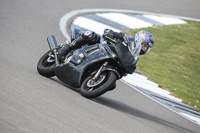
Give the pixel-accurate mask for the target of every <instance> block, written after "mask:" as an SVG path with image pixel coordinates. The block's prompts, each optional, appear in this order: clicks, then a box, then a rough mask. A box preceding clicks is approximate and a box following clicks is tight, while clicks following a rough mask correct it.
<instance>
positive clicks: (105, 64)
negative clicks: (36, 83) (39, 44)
mask: <svg viewBox="0 0 200 133" xmlns="http://www.w3.org/2000/svg"><path fill="white" fill-rule="evenodd" d="M83 32H84V31H83V30H81V29H80V28H78V27H75V28H73V30H72V40H73V39H76V38H77V37H78V36H79V35H80V34H82V33H83ZM104 39H105V41H101V42H103V43H100V44H94V45H87V44H85V45H83V46H82V47H81V48H79V49H76V50H73V51H71V52H69V54H68V55H66V56H65V57H59V56H58V54H57V51H58V49H59V48H60V47H61V46H58V45H57V42H56V39H55V36H53V35H51V36H48V38H47V41H48V44H49V47H50V51H48V52H47V53H45V54H44V55H43V56H42V57H41V58H40V60H39V62H38V64H37V70H38V72H39V73H40V74H41V75H43V76H45V77H52V76H56V77H57V78H58V79H59V80H61V81H63V82H64V83H66V84H67V85H69V86H71V87H75V88H80V93H81V95H82V96H84V97H87V98H94V97H98V96H100V95H102V94H104V93H105V92H107V91H110V90H113V89H114V88H115V87H116V80H117V79H120V78H122V77H123V76H124V75H126V74H127V73H133V71H134V70H135V64H133V60H134V59H133V57H132V55H131V53H130V52H129V49H128V46H127V45H126V44H125V43H123V42H120V41H119V40H115V39H112V38H109V37H104ZM101 40H103V38H102V39H101ZM105 42H106V43H105Z"/></svg>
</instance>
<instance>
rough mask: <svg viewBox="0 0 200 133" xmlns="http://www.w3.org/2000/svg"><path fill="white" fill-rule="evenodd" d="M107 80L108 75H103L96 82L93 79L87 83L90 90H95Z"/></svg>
mask: <svg viewBox="0 0 200 133" xmlns="http://www.w3.org/2000/svg"><path fill="white" fill-rule="evenodd" d="M105 78H106V74H105V73H102V74H101V75H100V76H99V78H98V79H97V80H96V81H93V80H92V78H91V79H89V80H88V81H87V87H88V90H93V89H94V87H96V86H98V85H100V84H101V83H102V82H103V81H104V79H105Z"/></svg>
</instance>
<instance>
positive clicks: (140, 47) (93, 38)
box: [58, 29, 154, 67]
mask: <svg viewBox="0 0 200 133" xmlns="http://www.w3.org/2000/svg"><path fill="white" fill-rule="evenodd" d="M106 36H107V37H110V38H112V39H115V40H117V39H119V40H121V41H122V42H123V44H125V45H127V46H128V49H129V51H130V52H131V54H132V56H133V59H134V64H135V67H136V65H137V60H138V59H139V55H143V54H146V53H147V52H149V50H150V49H151V48H152V46H153V44H154V38H153V36H152V34H151V33H149V32H148V31H144V30H142V31H139V32H137V33H136V34H135V37H134V36H129V35H127V34H125V33H122V32H120V33H118V32H113V31H112V30H111V29H105V30H104V34H103V38H105V37H106ZM95 43H100V36H99V35H97V34H96V33H94V32H92V31H85V32H84V33H83V34H82V35H80V36H79V37H77V39H75V40H73V41H72V42H71V44H70V45H68V44H66V45H64V46H63V47H62V48H60V49H59V50H58V53H59V55H60V56H64V55H67V54H68V53H69V52H70V51H71V50H73V49H77V48H80V47H81V46H82V45H84V44H88V45H90V44H95Z"/></svg>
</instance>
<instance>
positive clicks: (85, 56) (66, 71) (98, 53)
mask: <svg viewBox="0 0 200 133" xmlns="http://www.w3.org/2000/svg"><path fill="white" fill-rule="evenodd" d="M115 57H116V55H115V54H114V53H113V52H112V51H111V50H110V49H109V47H108V46H107V45H106V44H98V45H90V46H83V47H82V48H80V49H77V50H75V51H74V52H73V56H72V57H70V58H68V60H67V62H65V63H64V64H60V65H59V66H56V67H55V69H54V71H55V74H56V76H57V78H58V79H59V80H61V81H63V82H65V83H66V84H68V85H70V86H72V87H80V86H81V82H82V76H83V74H84V73H85V70H87V68H89V67H90V66H92V67H97V68H96V69H98V68H100V66H96V65H94V64H97V63H98V62H103V61H105V60H115Z"/></svg>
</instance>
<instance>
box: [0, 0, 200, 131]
mask: <svg viewBox="0 0 200 133" xmlns="http://www.w3.org/2000/svg"><path fill="white" fill-rule="evenodd" d="M145 1H146V3H145V2H144V1H142V0H140V1H133V0H126V1H122V0H111V1H109V0H101V1H95V0H91V1H89V0H82V1H80V0H71V1H69V0H57V1H54V0H48V1H40V0H38V1H36V0H29V1H26V0H4V1H3V0H1V1H0V42H1V44H0V50H1V52H0V132H2V133H21V132H29V133H30V132H33V133H35V132H37V133H51V132H56V133H57V132H76V133H77V132H92V133H93V132H103V133H108V132H110V133H117V132H119V133H122V132H124V133H128V132H137V133H140V132H141V133H160V132H162V133H188V132H192V133H193V132H194V133H198V132H199V131H200V126H198V125H196V124H195V123H193V122H191V121H189V120H187V119H185V118H183V117H182V116H180V115H177V114H176V113H175V112H173V111H171V110H169V109H167V108H165V107H164V106H162V105H160V104H158V103H157V102H155V101H153V100H151V99H149V98H148V97H146V96H144V95H143V94H141V93H139V92H138V91H136V90H134V89H132V88H130V87H129V86H127V85H126V84H124V83H122V82H120V81H118V82H117V88H116V89H115V90H113V91H111V92H108V93H106V94H105V95H103V96H101V97H98V98H96V99H92V100H89V99H86V98H84V97H82V96H81V95H80V94H79V92H77V91H75V90H73V89H69V88H68V87H66V85H65V84H63V83H61V82H59V81H58V80H57V79H56V78H51V79H49V78H45V77H42V76H40V75H39V74H38V72H37V70H36V65H37V62H38V60H39V58H40V57H41V56H42V55H43V54H44V53H45V52H46V51H47V50H48V45H47V41H46V37H47V36H48V35H50V34H54V35H55V36H56V37H57V40H58V42H59V43H60V42H64V41H65V38H64V36H63V35H62V33H61V32H60V30H59V21H60V18H61V17H62V16H63V15H64V14H66V13H68V12H70V11H73V10H77V9H84V8H112V9H128V10H138V11H148V12H153V13H162V14H170V15H177V16H185V17H192V18H200V15H199V12H200V8H199V5H200V1H199V0H168V1H161V0H151V1H148V0H145Z"/></svg>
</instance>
